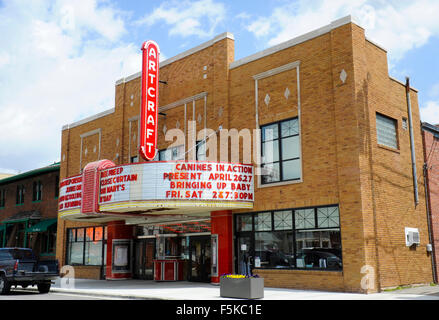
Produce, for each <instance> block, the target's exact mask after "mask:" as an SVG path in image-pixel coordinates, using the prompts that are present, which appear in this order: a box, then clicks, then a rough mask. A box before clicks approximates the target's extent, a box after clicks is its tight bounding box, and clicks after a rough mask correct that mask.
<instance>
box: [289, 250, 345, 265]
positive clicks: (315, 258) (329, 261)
mask: <svg viewBox="0 0 439 320" xmlns="http://www.w3.org/2000/svg"><path fill="white" fill-rule="evenodd" d="M336 250H338V249H329V248H304V249H302V250H300V252H299V253H298V259H303V260H304V263H305V266H311V265H312V267H314V268H315V267H317V268H326V269H332V270H341V269H342V267H343V264H342V260H341V258H340V257H339V255H340V254H341V253H339V254H336V253H338V251H340V250H338V251H336ZM322 262H323V263H324V264H323V265H322Z"/></svg>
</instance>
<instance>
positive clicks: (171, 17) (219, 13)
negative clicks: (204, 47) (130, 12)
mask: <svg viewBox="0 0 439 320" xmlns="http://www.w3.org/2000/svg"><path fill="white" fill-rule="evenodd" d="M225 15H226V9H225V7H224V4H222V3H219V2H215V1H214V0H198V1H187V0H186V1H171V2H165V3H162V4H161V5H160V7H158V8H156V9H154V10H153V12H152V13H151V14H148V15H146V16H145V17H143V18H142V19H140V20H138V21H136V23H137V24H138V25H146V26H148V27H151V26H153V25H155V24H157V23H159V22H161V21H163V22H165V23H166V24H167V25H170V26H171V28H170V29H169V35H179V36H183V37H188V36H192V35H195V36H198V37H200V38H206V37H212V36H213V35H214V34H215V32H216V31H215V30H216V27H217V26H218V24H219V23H220V22H222V21H224V19H225Z"/></svg>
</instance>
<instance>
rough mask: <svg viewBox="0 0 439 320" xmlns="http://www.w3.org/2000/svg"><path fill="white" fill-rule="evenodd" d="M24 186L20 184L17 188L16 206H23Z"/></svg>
mask: <svg viewBox="0 0 439 320" xmlns="http://www.w3.org/2000/svg"><path fill="white" fill-rule="evenodd" d="M24 192H25V190H24V185H22V184H20V185H18V186H17V195H16V201H15V203H16V204H23V203H24Z"/></svg>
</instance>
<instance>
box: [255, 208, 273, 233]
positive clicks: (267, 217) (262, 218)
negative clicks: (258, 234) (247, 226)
mask: <svg viewBox="0 0 439 320" xmlns="http://www.w3.org/2000/svg"><path fill="white" fill-rule="evenodd" d="M267 230H271V212H264V213H258V214H257V215H255V231H267Z"/></svg>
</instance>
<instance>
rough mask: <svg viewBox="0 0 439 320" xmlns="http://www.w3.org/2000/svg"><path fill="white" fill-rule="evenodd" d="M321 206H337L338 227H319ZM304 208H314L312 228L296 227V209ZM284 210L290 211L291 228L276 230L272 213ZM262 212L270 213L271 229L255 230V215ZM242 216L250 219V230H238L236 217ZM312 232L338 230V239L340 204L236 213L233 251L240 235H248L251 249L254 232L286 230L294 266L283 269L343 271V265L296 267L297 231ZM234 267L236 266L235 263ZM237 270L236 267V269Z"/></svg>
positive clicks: (254, 245)
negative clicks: (333, 266)
mask: <svg viewBox="0 0 439 320" xmlns="http://www.w3.org/2000/svg"><path fill="white" fill-rule="evenodd" d="M321 208H337V209H338V227H330V228H328V227H319V221H318V209H321ZM304 209H313V210H314V226H313V227H312V228H296V211H298V210H304ZM285 211H291V220H292V221H291V228H290V229H283V230H276V229H275V223H274V214H275V213H276V212H285ZM263 213H271V225H272V227H271V230H263V231H257V230H256V220H257V219H256V216H257V215H258V214H263ZM244 216H248V217H250V220H251V221H252V225H251V228H249V229H250V230H244V231H239V230H238V227H239V223H238V219H240V217H244ZM307 231H308V232H314V231H338V233H339V235H340V239H341V223H340V206H339V205H338V204H331V205H322V206H313V207H299V208H287V209H277V210H265V211H258V212H247V213H240V214H236V215H235V216H234V235H235V241H234V242H235V252H236V254H238V251H239V248H238V242H239V239H240V237H250V239H251V240H250V243H251V245H252V246H253V251H254V250H255V249H256V233H270V232H274V233H276V232H277V233H281V232H284V233H288V232H292V239H293V242H292V244H291V245H292V248H293V253H294V265H295V267H287V268H282V269H283V270H307V271H328V272H343V267H342V268H341V269H339V270H338V269H328V268H320V267H314V268H307V267H306V266H305V267H297V254H298V250H297V243H298V242H297V233H298V232H307ZM340 253H341V255H342V244H341V240H340ZM341 261H342V263H343V257H342V259H341ZM236 267H238V266H237V265H236ZM253 269H257V270H279V269H277V268H274V267H272V268H260V267H258V268H256V267H253ZM237 270H238V269H237Z"/></svg>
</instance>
